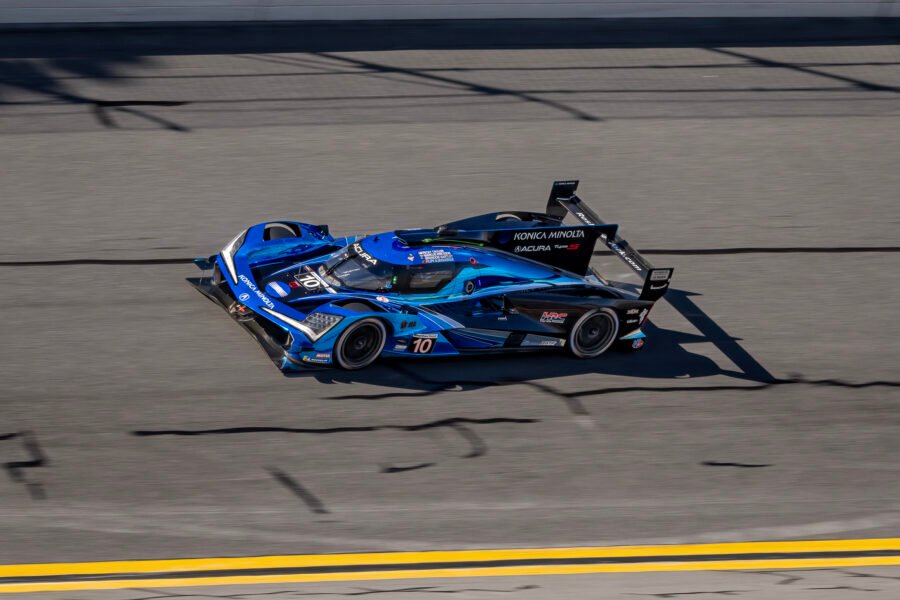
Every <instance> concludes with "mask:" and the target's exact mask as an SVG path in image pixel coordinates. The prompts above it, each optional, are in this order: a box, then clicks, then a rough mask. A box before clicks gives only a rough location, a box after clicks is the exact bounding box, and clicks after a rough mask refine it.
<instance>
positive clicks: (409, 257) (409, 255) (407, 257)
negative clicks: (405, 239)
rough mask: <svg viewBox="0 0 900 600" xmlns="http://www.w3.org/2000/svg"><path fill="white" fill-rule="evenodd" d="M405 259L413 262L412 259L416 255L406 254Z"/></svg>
mask: <svg viewBox="0 0 900 600" xmlns="http://www.w3.org/2000/svg"><path fill="white" fill-rule="evenodd" d="M406 260H408V261H409V262H413V261H414V260H416V257H415V256H413V255H412V254H407V255H406Z"/></svg>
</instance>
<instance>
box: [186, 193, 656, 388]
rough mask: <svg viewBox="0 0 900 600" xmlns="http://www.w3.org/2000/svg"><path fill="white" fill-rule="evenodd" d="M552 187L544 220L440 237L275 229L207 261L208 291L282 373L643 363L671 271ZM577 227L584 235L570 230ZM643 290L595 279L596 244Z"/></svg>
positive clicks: (478, 220) (505, 218)
mask: <svg viewBox="0 0 900 600" xmlns="http://www.w3.org/2000/svg"><path fill="white" fill-rule="evenodd" d="M577 187H578V182H577V181H557V182H555V183H554V184H553V188H552V191H551V193H550V198H549V200H548V202H547V209H546V211H545V212H543V213H533V212H524V211H510V212H495V213H489V214H485V215H480V216H475V217H470V218H466V219H462V220H459V221H454V222H452V223H447V224H446V225H441V226H439V227H435V228H432V229H410V230H398V231H392V232H386V233H379V234H376V235H369V236H365V237H356V236H351V237H341V238H335V237H333V236H332V235H331V234H330V233H329V231H328V227H327V226H325V225H311V224H308V223H298V222H293V221H270V222H266V223H260V224H258V225H254V226H252V227H250V228H249V229H247V230H245V231H243V232H241V233H240V234H239V235H238V236H236V237H235V238H234V239H233V240H231V241H230V242H229V243H228V244H227V245H226V246H225V247H224V248H223V249H222V251H221V252H220V253H219V254H218V255H214V256H211V257H209V258H207V259H197V260H196V261H195V262H196V264H197V265H198V266H199V267H200V268H201V269H203V270H204V271H209V270H212V276H211V277H208V278H207V277H204V278H202V279H200V280H197V281H196V286H197V287H198V289H199V290H200V291H202V292H203V293H204V294H205V295H206V296H208V297H209V298H210V299H212V300H213V301H215V302H217V303H218V304H220V305H221V306H222V307H224V308H225V309H226V310H227V311H228V313H229V314H230V315H231V316H232V317H233V318H234V319H235V320H236V321H237V322H239V323H240V324H241V325H243V326H244V327H246V328H247V329H248V330H249V331H250V333H251V334H253V336H254V337H255V338H256V339H257V340H258V341H259V342H260V344H261V345H262V346H263V348H264V349H265V350H266V352H267V353H268V354H269V356H270V358H271V359H272V360H273V361H274V362H275V364H276V365H278V366H279V368H281V369H282V370H285V371H291V370H298V369H303V368H304V367H308V366H337V367H340V368H343V369H361V368H363V367H366V366H368V365H370V364H371V363H372V362H374V361H375V360H376V359H377V358H378V357H380V356H408V357H423V356H456V355H460V354H475V353H497V352H519V351H529V350H540V349H548V350H549V349H557V350H567V351H568V352H569V353H571V354H573V355H575V356H578V357H581V358H593V357H595V356H599V355H600V354H602V353H604V352H605V351H607V350H608V349H609V348H611V347H614V346H618V347H621V348H626V349H639V348H640V347H641V346H643V343H644V337H645V336H644V333H643V332H642V331H641V326H642V325H643V324H644V322H645V321H646V319H647V315H648V314H649V312H650V309H651V308H652V307H653V304H654V302H656V301H657V300H659V299H660V298H661V297H662V296H663V295H664V294H665V292H666V289H667V288H668V286H669V282H670V280H671V277H672V269H671V268H666V269H657V268H654V267H653V266H652V265H651V264H650V263H649V262H647V260H646V259H645V258H644V257H642V256H641V255H640V253H638V252H637V251H636V250H634V249H633V248H632V247H631V246H630V245H629V244H628V242H627V241H625V240H624V239H622V238H621V237H619V235H618V226H617V225H613V224H607V223H604V222H603V221H602V220H600V218H599V217H598V216H597V215H596V213H594V211H593V210H591V209H590V208H589V207H588V206H587V205H586V204H585V203H584V202H583V201H582V200H581V199H580V198H579V197H578V196H577V195H576V194H575V191H576V189H577ZM569 215H571V216H572V217H574V219H575V221H576V223H575V224H573V225H565V224H563V221H564V219H565V218H566V217H567V216H569ZM598 238H599V239H600V240H602V241H603V242H604V243H605V244H606V246H607V247H608V248H609V249H610V250H611V251H612V252H613V253H614V254H616V255H617V256H619V258H621V259H622V260H623V261H624V262H625V263H626V264H628V265H629V266H630V267H631V268H632V270H634V271H635V272H636V273H637V274H638V275H640V276H641V277H642V279H643V286H642V288H641V289H640V291H639V292H638V291H632V289H631V288H628V287H627V286H622V285H614V284H612V283H610V282H608V281H606V280H604V279H603V278H602V277H601V276H600V275H599V274H597V273H596V272H595V271H594V270H593V269H592V268H591V267H590V260H591V256H592V255H593V251H594V245H595V243H596V241H597V239H598Z"/></svg>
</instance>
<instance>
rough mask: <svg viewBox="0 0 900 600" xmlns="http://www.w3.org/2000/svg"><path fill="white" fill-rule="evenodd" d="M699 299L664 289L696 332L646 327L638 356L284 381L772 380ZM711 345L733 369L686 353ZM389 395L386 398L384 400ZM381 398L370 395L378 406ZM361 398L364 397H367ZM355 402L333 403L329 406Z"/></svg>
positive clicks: (503, 360) (321, 372) (425, 387)
mask: <svg viewBox="0 0 900 600" xmlns="http://www.w3.org/2000/svg"><path fill="white" fill-rule="evenodd" d="M698 295H699V294H696V293H692V292H687V291H684V290H675V289H672V290H669V292H668V293H667V295H666V297H665V299H666V300H667V301H668V302H669V304H671V305H672V306H673V307H674V308H675V309H676V310H677V311H678V312H679V313H680V314H681V315H682V316H683V317H684V318H685V319H686V320H687V321H688V322H689V323H690V324H691V325H692V326H693V327H694V328H695V329H696V330H697V331H698V332H699V333H687V332H682V331H677V330H674V329H664V328H661V327H658V326H656V325H654V324H653V323H650V322H648V323H647V324H646V325H645V326H644V331H645V332H646V333H647V344H646V346H645V347H644V348H643V349H642V350H640V351H639V352H610V353H608V354H606V355H604V356H602V357H600V358H597V359H593V360H581V359H577V358H574V357H570V356H567V355H565V354H562V353H559V354H549V353H537V352H535V353H528V354H505V355H480V356H461V357H453V358H409V359H402V358H391V359H384V360H382V361H380V362H379V363H377V364H375V365H373V366H371V367H369V368H367V369H365V370H362V371H352V372H347V371H340V370H337V369H315V370H310V371H308V372H298V373H285V376H286V377H293V378H307V377H313V378H315V379H316V380H318V381H319V382H320V383H367V384H370V385H377V386H383V387H390V388H400V389H407V390H416V391H419V392H422V393H425V394H428V393H433V392H437V391H442V390H446V391H449V390H454V391H464V390H475V389H481V388H485V387H492V386H497V385H510V384H516V383H526V382H530V383H532V384H534V385H539V384H538V383H537V382H539V381H540V380H542V379H551V378H556V377H569V376H575V375H588V374H606V375H615V376H624V377H637V378H643V379H693V378H699V377H711V376H714V375H725V376H728V377H732V378H735V379H740V380H745V381H751V382H759V383H769V382H772V381H774V379H775V378H774V377H773V376H772V374H771V373H769V372H768V371H767V370H766V369H765V367H763V366H762V364H760V363H759V361H757V360H756V359H755V358H754V357H753V356H752V355H751V354H750V353H749V352H747V351H746V350H745V349H744V348H743V347H742V346H741V344H740V343H739V342H740V339H739V338H735V337H733V336H731V335H729V334H728V333H727V332H726V331H725V330H724V329H723V328H722V327H721V326H720V325H718V324H717V323H716V322H715V321H714V320H713V319H712V318H711V317H709V315H707V314H706V313H705V312H703V310H702V309H701V308H700V307H699V306H698V305H697V304H696V303H695V302H694V301H693V299H692V298H693V297H694V296H698ZM697 343H711V344H713V345H714V346H715V347H716V349H717V350H718V351H719V352H720V353H721V354H722V355H724V356H725V357H726V358H728V359H729V360H730V361H731V362H732V363H733V364H734V365H735V366H736V367H737V368H736V369H733V370H729V369H723V368H721V367H720V366H719V365H718V364H717V363H716V362H715V361H714V360H712V359H711V358H709V357H707V356H705V355H703V354H699V353H695V352H691V351H690V350H689V349H687V347H686V346H689V345H690V344H697ZM388 395H392V394H388ZM382 396H384V395H383V394H372V395H371V398H372V399H378V398H380V397H382ZM367 397H368V396H367ZM349 398H357V399H358V398H360V396H358V395H353V396H335V397H333V399H349Z"/></svg>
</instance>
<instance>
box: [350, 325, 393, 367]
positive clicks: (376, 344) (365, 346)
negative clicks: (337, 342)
mask: <svg viewBox="0 0 900 600" xmlns="http://www.w3.org/2000/svg"><path fill="white" fill-rule="evenodd" d="M383 343H384V332H383V331H382V329H381V328H380V327H378V325H376V324H374V323H363V324H360V325H359V326H357V327H356V328H354V329H353V330H352V331H350V332H348V333H347V336H346V337H345V338H344V341H343V343H342V344H341V347H340V355H341V363H343V366H344V367H346V368H348V369H358V368H360V367H364V366H366V365H368V364H369V363H371V362H372V361H373V360H375V358H377V357H378V354H379V353H380V352H381V346H382V345H383Z"/></svg>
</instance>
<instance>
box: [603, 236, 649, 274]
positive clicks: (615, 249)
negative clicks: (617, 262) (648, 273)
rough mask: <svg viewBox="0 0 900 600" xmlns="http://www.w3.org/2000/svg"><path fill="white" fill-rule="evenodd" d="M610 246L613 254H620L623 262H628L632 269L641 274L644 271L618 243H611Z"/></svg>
mask: <svg viewBox="0 0 900 600" xmlns="http://www.w3.org/2000/svg"><path fill="white" fill-rule="evenodd" d="M608 245H609V247H610V249H612V251H613V252H615V253H616V254H618V255H619V256H621V257H622V260H624V261H625V262H627V263H628V264H629V265H631V267H632V268H633V269H634V270H635V271H639V272H642V271H643V269H642V268H641V266H640V265H639V264H637V263H636V262H634V259H633V258H631V257H630V256H628V253H627V252H625V250H624V249H623V248H622V246H620V245H619V244H617V243H615V242H609V243H608Z"/></svg>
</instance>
